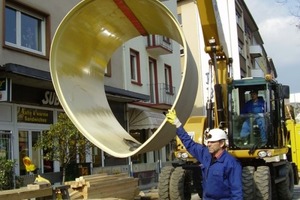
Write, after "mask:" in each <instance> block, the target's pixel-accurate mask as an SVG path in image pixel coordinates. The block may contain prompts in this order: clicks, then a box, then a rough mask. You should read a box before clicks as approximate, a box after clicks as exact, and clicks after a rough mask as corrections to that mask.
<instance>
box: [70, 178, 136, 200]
mask: <svg viewBox="0 0 300 200" xmlns="http://www.w3.org/2000/svg"><path fill="white" fill-rule="evenodd" d="M65 184H66V185H70V189H69V195H70V199H71V200H72V199H107V198H115V199H116V198H117V199H134V197H135V196H136V195H138V194H139V188H138V178H133V177H129V176H128V175H127V174H125V173H120V174H114V175H108V174H106V173H102V174H94V175H88V176H81V177H79V178H76V180H75V181H69V182H65Z"/></svg>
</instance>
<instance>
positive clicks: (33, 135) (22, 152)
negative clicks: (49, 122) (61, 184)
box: [19, 130, 53, 175]
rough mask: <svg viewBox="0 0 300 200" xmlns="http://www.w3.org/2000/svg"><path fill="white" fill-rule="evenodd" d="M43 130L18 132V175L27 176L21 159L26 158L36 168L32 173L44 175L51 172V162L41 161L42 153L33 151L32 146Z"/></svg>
mask: <svg viewBox="0 0 300 200" xmlns="http://www.w3.org/2000/svg"><path fill="white" fill-rule="evenodd" d="M42 132H43V130H19V156H20V160H19V161H20V165H19V166H20V175H25V174H28V172H27V171H26V169H25V165H24V164H23V158H24V157H25V156H28V157H29V158H30V159H31V162H32V163H33V164H34V165H35V166H36V170H35V171H34V172H33V173H37V172H38V173H44V172H51V171H53V162H49V161H46V160H44V159H43V151H42V150H41V149H35V148H34V145H35V144H36V142H37V141H38V138H39V137H41V135H42Z"/></svg>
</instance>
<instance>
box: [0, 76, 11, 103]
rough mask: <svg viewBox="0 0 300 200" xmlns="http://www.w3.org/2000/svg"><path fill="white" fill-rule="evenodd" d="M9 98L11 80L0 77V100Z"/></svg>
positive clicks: (8, 99)
mask: <svg viewBox="0 0 300 200" xmlns="http://www.w3.org/2000/svg"><path fill="white" fill-rule="evenodd" d="M10 100H11V80H10V79H8V78H0V101H10Z"/></svg>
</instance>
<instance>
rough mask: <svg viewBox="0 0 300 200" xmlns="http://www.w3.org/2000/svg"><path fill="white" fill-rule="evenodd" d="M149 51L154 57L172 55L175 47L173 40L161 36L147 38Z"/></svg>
mask: <svg viewBox="0 0 300 200" xmlns="http://www.w3.org/2000/svg"><path fill="white" fill-rule="evenodd" d="M147 51H148V52H149V53H151V54H154V55H164V54H171V53H172V52H173V45H172V41H171V39H169V38H168V37H165V36H161V35H149V36H147Z"/></svg>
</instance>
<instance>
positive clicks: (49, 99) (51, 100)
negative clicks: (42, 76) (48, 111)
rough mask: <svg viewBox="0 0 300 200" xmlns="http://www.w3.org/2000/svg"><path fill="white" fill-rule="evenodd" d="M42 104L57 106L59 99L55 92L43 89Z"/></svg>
mask: <svg viewBox="0 0 300 200" xmlns="http://www.w3.org/2000/svg"><path fill="white" fill-rule="evenodd" d="M42 103H43V105H50V106H59V105H60V104H59V100H58V98H57V96H56V93H55V92H53V91H48V90H47V91H45V94H44V98H43V100H42Z"/></svg>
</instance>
